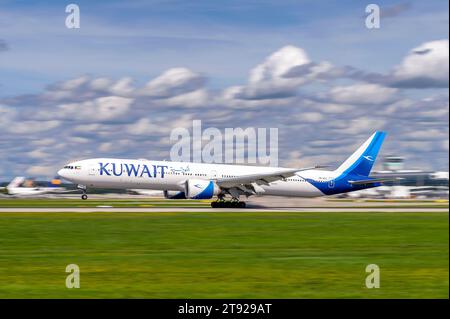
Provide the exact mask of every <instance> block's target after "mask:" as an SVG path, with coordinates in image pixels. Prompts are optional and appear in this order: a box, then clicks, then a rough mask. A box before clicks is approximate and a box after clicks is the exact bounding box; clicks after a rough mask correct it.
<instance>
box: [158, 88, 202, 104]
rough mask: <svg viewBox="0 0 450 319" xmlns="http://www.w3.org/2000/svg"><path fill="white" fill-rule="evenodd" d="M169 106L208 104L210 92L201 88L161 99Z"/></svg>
mask: <svg viewBox="0 0 450 319" xmlns="http://www.w3.org/2000/svg"><path fill="white" fill-rule="evenodd" d="M160 103H161V104H164V105H169V106H184V107H202V106H207V104H208V92H207V91H206V90H203V89H200V90H196V91H192V92H188V93H185V94H180V95H176V96H173V97H171V98H168V99H165V100H162V101H160Z"/></svg>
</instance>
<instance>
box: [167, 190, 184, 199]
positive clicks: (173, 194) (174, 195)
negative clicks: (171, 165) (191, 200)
mask: <svg viewBox="0 0 450 319" xmlns="http://www.w3.org/2000/svg"><path fill="white" fill-rule="evenodd" d="M164 197H165V198H167V199H186V194H185V193H184V192H178V191H164Z"/></svg>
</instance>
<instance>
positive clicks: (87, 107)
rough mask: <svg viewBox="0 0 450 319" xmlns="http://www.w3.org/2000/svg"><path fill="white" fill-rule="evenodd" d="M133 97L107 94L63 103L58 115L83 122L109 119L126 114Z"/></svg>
mask: <svg viewBox="0 0 450 319" xmlns="http://www.w3.org/2000/svg"><path fill="white" fill-rule="evenodd" d="M132 102H133V99H130V98H125V97H120V96H105V97H99V98H96V99H94V100H89V101H86V102H81V103H69V104H62V105H60V106H59V107H58V109H59V110H58V111H57V114H58V116H60V117H62V118H65V119H74V118H75V119H78V120H80V121H82V122H92V121H108V120H113V119H116V118H119V117H120V116H122V115H124V114H126V113H127V112H128V110H129V108H130V105H131V103H132Z"/></svg>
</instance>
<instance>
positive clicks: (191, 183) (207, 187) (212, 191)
mask: <svg viewBox="0 0 450 319" xmlns="http://www.w3.org/2000/svg"><path fill="white" fill-rule="evenodd" d="M184 189H185V191H184V193H185V194H186V197H187V198H189V199H210V198H212V197H213V196H214V195H217V194H219V193H220V188H219V186H217V185H216V183H214V182H213V181H207V180H203V179H188V180H187V181H186V182H185V185H184Z"/></svg>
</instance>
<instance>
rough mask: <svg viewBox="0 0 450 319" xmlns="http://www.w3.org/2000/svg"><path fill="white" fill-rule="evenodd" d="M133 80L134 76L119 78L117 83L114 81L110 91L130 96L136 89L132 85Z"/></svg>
mask: <svg viewBox="0 0 450 319" xmlns="http://www.w3.org/2000/svg"><path fill="white" fill-rule="evenodd" d="M132 82H133V79H132V78H130V77H124V78H122V79H120V80H118V81H117V82H116V83H114V84H113V85H112V87H111V88H110V90H109V91H110V92H111V93H112V94H114V95H119V96H129V95H131V94H132V93H133V92H134V90H135V89H134V88H133V87H132V86H131V83H132ZM97 85H98V83H97Z"/></svg>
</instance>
